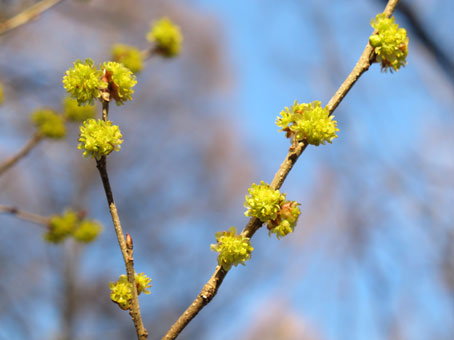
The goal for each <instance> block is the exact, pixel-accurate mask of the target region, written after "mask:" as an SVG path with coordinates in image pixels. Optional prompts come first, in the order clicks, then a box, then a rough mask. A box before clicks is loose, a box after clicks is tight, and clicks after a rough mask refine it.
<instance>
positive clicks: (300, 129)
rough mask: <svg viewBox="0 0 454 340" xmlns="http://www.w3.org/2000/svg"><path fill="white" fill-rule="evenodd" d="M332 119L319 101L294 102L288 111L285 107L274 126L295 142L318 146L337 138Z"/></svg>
mask: <svg viewBox="0 0 454 340" xmlns="http://www.w3.org/2000/svg"><path fill="white" fill-rule="evenodd" d="M333 118H334V116H330V115H329V112H328V108H326V107H325V108H322V105H321V103H320V102H319V101H314V102H312V103H309V104H306V103H301V104H298V102H297V101H296V100H295V103H294V104H293V105H292V106H291V107H290V109H289V108H288V107H286V108H285V110H283V111H282V112H281V116H280V117H277V120H276V125H277V126H279V127H280V128H281V131H285V132H286V133H287V137H292V136H294V137H295V139H296V140H297V141H306V142H307V143H309V144H312V145H316V146H319V145H320V144H325V143H326V142H328V143H331V142H332V140H333V139H334V138H337V135H336V132H337V131H339V129H338V128H337V122H336V121H335V120H333Z"/></svg>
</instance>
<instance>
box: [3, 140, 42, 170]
mask: <svg viewBox="0 0 454 340" xmlns="http://www.w3.org/2000/svg"><path fill="white" fill-rule="evenodd" d="M41 139H43V136H42V135H40V134H39V133H35V134H34V135H33V137H32V138H31V139H30V140H29V141H28V143H27V144H26V145H25V146H24V147H23V149H22V150H20V151H19V152H18V153H17V154H16V155H14V156H13V157H11V158H10V159H8V160H6V161H5V162H4V163H3V164H0V176H1V175H3V173H4V172H6V171H7V170H8V169H9V168H11V167H12V166H13V165H14V164H16V163H17V162H18V161H19V160H20V159H21V158H23V157H25V156H26V155H27V154H28V153H29V152H30V150H31V149H33V148H34V147H35V146H36V145H37V144H38V142H39V141H40V140H41Z"/></svg>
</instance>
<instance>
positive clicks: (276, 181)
mask: <svg viewBox="0 0 454 340" xmlns="http://www.w3.org/2000/svg"><path fill="white" fill-rule="evenodd" d="M398 2H399V0H390V1H388V3H387V5H386V8H385V10H384V13H385V15H386V16H387V17H389V16H391V14H392V12H393V11H394V8H395V7H396V5H397V3H398ZM373 57H374V54H373V48H372V46H371V45H370V44H369V43H368V44H367V46H366V48H365V49H364V51H363V53H362V54H361V56H360V58H359V60H358V62H357V63H356V65H355V67H354V68H353V70H352V71H351V72H350V74H349V75H348V76H347V78H346V79H345V81H344V82H343V83H342V85H341V86H340V87H339V89H338V90H337V91H336V93H335V94H334V96H333V97H332V98H331V100H330V101H329V103H328V104H327V107H328V110H329V114H330V115H331V114H332V113H333V112H334V110H335V109H336V108H337V106H338V105H339V104H340V102H341V101H342V99H343V98H344V97H345V95H346V94H347V93H348V91H349V90H350V89H351V88H352V86H353V85H354V84H355V83H356V81H357V80H358V78H359V77H360V76H361V75H362V74H363V73H364V72H365V71H367V70H368V69H369V67H370V65H371V63H372V62H373ZM306 147H307V144H305V143H304V142H298V143H296V145H293V146H292V147H291V148H290V149H289V152H288V154H287V156H286V158H285V160H284V162H282V164H281V166H280V168H279V170H278V171H277V172H276V174H275V175H274V178H273V181H272V182H271V184H270V187H271V188H272V189H279V188H280V187H281V186H282V184H283V183H284V181H285V178H286V177H287V175H288V173H289V172H290V170H291V169H292V168H293V165H294V164H295V163H296V161H297V160H298V158H299V156H300V155H301V154H302V153H303V152H304V150H305V149H306ZM262 224H263V223H262V222H261V221H260V220H259V219H258V218H256V217H252V218H251V219H249V221H248V223H247V225H246V226H245V227H244V229H243V231H242V232H241V235H242V236H245V237H248V238H251V237H252V236H253V235H254V233H255V232H256V231H257V230H258V229H259V228H260V227H261V226H262ZM227 273H228V272H227V271H225V270H224V269H223V268H222V267H221V266H219V265H218V266H216V269H215V271H214V273H213V275H212V276H211V278H210V279H209V280H208V282H207V283H206V284H205V285H204V286H203V288H202V290H201V292H200V293H199V294H198V295H197V297H196V298H195V300H194V301H193V302H192V304H191V305H190V306H189V307H188V308H187V309H186V311H185V312H184V313H183V314H182V315H181V316H180V317H179V318H178V320H177V321H176V322H175V323H174V324H173V325H172V327H171V328H170V329H169V331H168V332H167V334H166V335H165V336H164V337H163V338H162V339H163V340H171V339H175V338H176V337H177V336H178V335H179V334H180V333H181V331H182V330H183V329H184V328H185V327H186V325H187V324H188V323H189V322H190V321H191V320H192V319H193V318H194V317H195V316H196V315H197V314H198V313H199V312H200V311H201V310H202V308H203V307H205V306H206V305H207V304H208V303H209V302H210V301H211V300H212V299H213V298H214V296H215V295H216V293H217V291H218V289H219V287H220V286H221V284H222V282H223V280H224V278H225V276H226V275H227Z"/></svg>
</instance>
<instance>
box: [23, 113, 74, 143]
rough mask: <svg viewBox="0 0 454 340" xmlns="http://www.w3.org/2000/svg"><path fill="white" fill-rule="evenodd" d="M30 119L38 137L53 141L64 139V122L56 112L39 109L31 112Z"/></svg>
mask: <svg viewBox="0 0 454 340" xmlns="http://www.w3.org/2000/svg"><path fill="white" fill-rule="evenodd" d="M30 118H31V121H32V123H33V124H34V125H35V126H36V128H37V129H38V132H39V134H40V135H42V136H44V137H47V138H53V139H60V138H63V137H65V135H66V127H65V120H64V118H63V116H62V115H59V114H58V113H57V112H55V111H53V110H51V109H39V110H36V111H35V112H33V113H32V115H31V117H30Z"/></svg>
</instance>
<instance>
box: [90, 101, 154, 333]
mask: <svg viewBox="0 0 454 340" xmlns="http://www.w3.org/2000/svg"><path fill="white" fill-rule="evenodd" d="M108 114H109V102H108V101H107V100H103V105H102V117H103V120H104V121H107V118H108ZM96 167H97V168H98V170H99V174H100V176H101V180H102V184H103V186H104V191H105V193H106V198H107V203H108V204H109V210H110V214H111V216H112V221H113V224H114V228H115V233H116V234H117V240H118V244H119V246H120V249H121V254H122V255H123V260H124V262H125V266H126V273H127V276H128V282H129V283H130V284H131V287H132V289H131V291H132V299H131V307H130V310H129V314H130V315H131V318H132V320H133V322H134V326H135V328H136V332H137V338H138V339H139V340H145V339H147V338H148V332H147V330H146V328H145V327H144V325H143V321H142V315H141V313H140V305H139V299H138V293H137V287H136V281H135V270H134V258H133V256H132V255H133V244H132V238H131V236H130V235H129V234H127V235H126V240H125V236H124V234H123V229H122V227H121V223H120V217H119V216H118V211H117V207H116V206H115V202H114V198H113V194H112V189H111V187H110V182H109V176H108V174H107V164H106V156H103V157H101V159H100V160H97V161H96Z"/></svg>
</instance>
